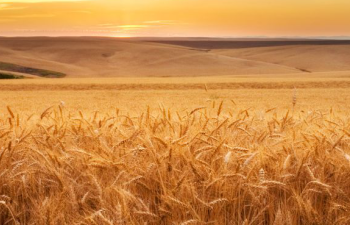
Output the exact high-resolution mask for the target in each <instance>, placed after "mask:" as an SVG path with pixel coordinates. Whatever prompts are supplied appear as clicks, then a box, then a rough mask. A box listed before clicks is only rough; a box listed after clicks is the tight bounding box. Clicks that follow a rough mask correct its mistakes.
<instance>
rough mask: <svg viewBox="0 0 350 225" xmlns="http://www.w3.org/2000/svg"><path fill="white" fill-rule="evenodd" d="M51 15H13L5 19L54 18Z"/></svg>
mask: <svg viewBox="0 0 350 225" xmlns="http://www.w3.org/2000/svg"><path fill="white" fill-rule="evenodd" d="M54 16H55V15H53V14H27V15H13V16H6V17H5V18H17V19H23V18H47V17H54Z"/></svg>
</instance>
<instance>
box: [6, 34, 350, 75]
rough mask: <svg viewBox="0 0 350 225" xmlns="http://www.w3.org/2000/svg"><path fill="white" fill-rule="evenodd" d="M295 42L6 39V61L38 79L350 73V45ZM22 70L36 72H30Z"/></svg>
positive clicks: (339, 42) (343, 43)
mask: <svg viewBox="0 0 350 225" xmlns="http://www.w3.org/2000/svg"><path fill="white" fill-rule="evenodd" d="M295 42H296V41H292V42H291V40H288V41H285V40H274V41H269V42H266V41H257V40H245V41H244V40H239V41H237V40H227V39H225V40H221V39H210V40H203V39H198V40H197V39H194V38H191V39H167V40H164V39H156V38H155V39H154V40H153V39H117V38H98V37H97V38H93V37H60V38H48V37H35V38H0V62H6V63H8V64H13V65H18V66H20V68H30V69H34V68H35V69H36V72H35V73H36V74H35V73H34V75H38V76H41V75H43V74H46V75H47V73H45V72H43V71H49V73H53V74H55V76H56V77H57V76H58V77H62V76H63V75H64V74H66V75H67V77H117V76H140V77H144V76H160V77H162V76H163V77H166V76H222V75H248V74H292V73H294V74H295V73H309V72H322V71H346V70H350V61H349V59H350V42H347V41H319V42H310V41H307V42H306V41H299V42H300V43H299V44H295ZM292 44H293V45H292ZM0 69H1V68H0ZM38 71H41V72H39V73H38ZM17 72H21V73H28V74H33V70H28V69H27V70H25V69H20V71H18V70H17ZM42 72H43V73H42ZM40 74H41V75H40Z"/></svg>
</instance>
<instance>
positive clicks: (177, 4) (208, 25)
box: [0, 0, 350, 39]
mask: <svg viewBox="0 0 350 225" xmlns="http://www.w3.org/2000/svg"><path fill="white" fill-rule="evenodd" d="M349 8H350V2H349V1H345V0H333V1H332V0H318V1H316V0H311V1H308V2H305V1H301V0H294V1H292V0H285V1H276V0H265V1H258V0H251V1H249V2H247V1H243V0H236V1H230V0H217V1H210V0H206V1H200V0H186V1H185V0H178V1H171V0H148V1H141V0H117V1H115V0H88V1H85V0H5V1H1V2H0V36H109V37H150V36H152V37H322V38H329V37H332V38H334V37H336V38H340V39H344V38H345V39H346V38H348V36H350V27H349V26H348V24H349V22H350V14H349V13H348V9H349Z"/></svg>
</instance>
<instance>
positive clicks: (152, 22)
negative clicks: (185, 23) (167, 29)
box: [143, 20, 178, 25]
mask: <svg viewBox="0 0 350 225" xmlns="http://www.w3.org/2000/svg"><path fill="white" fill-rule="evenodd" d="M143 23H146V24H157V25H173V24H178V22H177V21H175V20H151V21H144V22H143Z"/></svg>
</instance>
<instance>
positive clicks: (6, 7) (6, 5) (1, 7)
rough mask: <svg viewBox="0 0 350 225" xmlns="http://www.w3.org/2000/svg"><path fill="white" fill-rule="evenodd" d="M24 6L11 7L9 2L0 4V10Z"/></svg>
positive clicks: (16, 8)
mask: <svg viewBox="0 0 350 225" xmlns="http://www.w3.org/2000/svg"><path fill="white" fill-rule="evenodd" d="M24 8H25V7H11V5H10V4H4V3H2V4H0V11H1V10H18V9H24Z"/></svg>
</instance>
